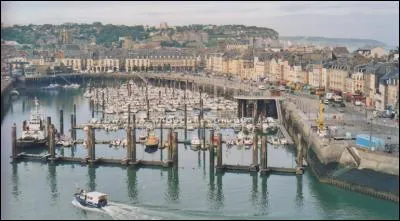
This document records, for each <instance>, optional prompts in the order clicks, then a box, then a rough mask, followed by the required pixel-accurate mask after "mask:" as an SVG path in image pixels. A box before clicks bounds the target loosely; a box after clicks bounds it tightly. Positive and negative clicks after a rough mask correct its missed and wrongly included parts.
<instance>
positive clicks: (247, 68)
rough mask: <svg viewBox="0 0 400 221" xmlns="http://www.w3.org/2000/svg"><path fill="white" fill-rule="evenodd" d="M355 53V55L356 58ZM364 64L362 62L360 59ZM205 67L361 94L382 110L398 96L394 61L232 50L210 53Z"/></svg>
mask: <svg viewBox="0 0 400 221" xmlns="http://www.w3.org/2000/svg"><path fill="white" fill-rule="evenodd" d="M357 56H358V55H356V56H355V58H357ZM364 63H365V61H364ZM206 70H207V71H209V72H213V73H215V74H221V75H222V74H223V75H230V76H236V77H238V78H240V79H253V80H258V79H260V78H265V79H267V80H268V81H270V82H276V83H289V82H291V83H298V84H300V85H309V86H311V87H313V88H320V89H324V90H330V91H335V92H338V93H350V94H361V95H363V96H364V97H366V104H367V105H368V106H375V107H376V108H377V109H378V110H383V109H385V108H386V107H387V106H390V105H392V106H394V105H396V103H397V102H398V99H399V82H398V76H399V69H398V64H393V63H383V62H369V63H366V64H357V65H354V64H351V62H348V60H347V59H344V60H337V61H329V62H328V61H321V60H319V61H318V60H315V61H306V62H304V61H303V62H301V61H300V62H299V61H296V59H294V60H293V59H291V55H290V54H286V55H283V56H282V54H276V53H275V54H262V55H257V54H255V56H253V57H250V55H249V54H240V53H236V52H229V53H228V52H225V53H210V54H209V55H208V58H207V65H206Z"/></svg>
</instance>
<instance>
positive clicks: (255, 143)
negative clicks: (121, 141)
mask: <svg viewBox="0 0 400 221" xmlns="http://www.w3.org/2000/svg"><path fill="white" fill-rule="evenodd" d="M257 136H258V135H257V132H255V133H254V134H253V164H252V165H251V167H250V168H251V169H250V170H251V171H258V139H257V138H258V137H257Z"/></svg>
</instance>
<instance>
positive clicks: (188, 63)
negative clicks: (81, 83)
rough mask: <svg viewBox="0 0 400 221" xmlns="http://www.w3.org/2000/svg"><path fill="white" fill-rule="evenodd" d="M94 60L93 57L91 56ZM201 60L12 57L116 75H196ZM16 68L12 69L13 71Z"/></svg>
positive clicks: (150, 54) (171, 55)
mask: <svg viewBox="0 0 400 221" xmlns="http://www.w3.org/2000/svg"><path fill="white" fill-rule="evenodd" d="M92 57H93V56H92ZM199 59H200V57H199V56H198V55H196V54H195V53H194V52H193V51H181V50H148V49H143V50H132V51H129V52H128V53H127V56H125V57H120V58H107V57H106V58H88V57H81V58H80V57H79V56H73V57H62V58H59V57H53V58H49V57H44V56H35V57H30V58H27V57H14V58H12V59H9V60H8V62H12V61H24V62H29V64H30V65H34V66H49V68H50V69H53V68H54V66H59V65H63V66H67V67H70V68H71V69H72V70H73V71H74V72H90V73H99V72H110V71H112V72H116V71H128V72H131V71H143V70H157V69H158V70H165V69H166V67H168V70H170V71H195V70H197V68H198V64H199V63H200V61H199ZM15 67H16V65H14V66H13V68H15Z"/></svg>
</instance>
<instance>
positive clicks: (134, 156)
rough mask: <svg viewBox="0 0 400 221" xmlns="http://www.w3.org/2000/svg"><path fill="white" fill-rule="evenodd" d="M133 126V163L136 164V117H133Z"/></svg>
mask: <svg viewBox="0 0 400 221" xmlns="http://www.w3.org/2000/svg"><path fill="white" fill-rule="evenodd" d="M132 121H133V126H132V155H131V156H132V157H131V162H133V163H135V162H136V115H135V114H134V115H133V116H132Z"/></svg>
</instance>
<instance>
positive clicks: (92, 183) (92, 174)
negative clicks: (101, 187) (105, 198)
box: [87, 165, 96, 191]
mask: <svg viewBox="0 0 400 221" xmlns="http://www.w3.org/2000/svg"><path fill="white" fill-rule="evenodd" d="M87 167H88V176H89V184H88V187H89V191H95V190H96V166H94V165H88V166H87Z"/></svg>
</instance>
